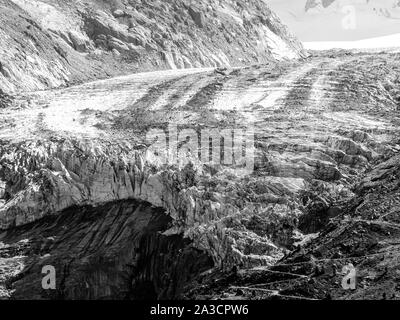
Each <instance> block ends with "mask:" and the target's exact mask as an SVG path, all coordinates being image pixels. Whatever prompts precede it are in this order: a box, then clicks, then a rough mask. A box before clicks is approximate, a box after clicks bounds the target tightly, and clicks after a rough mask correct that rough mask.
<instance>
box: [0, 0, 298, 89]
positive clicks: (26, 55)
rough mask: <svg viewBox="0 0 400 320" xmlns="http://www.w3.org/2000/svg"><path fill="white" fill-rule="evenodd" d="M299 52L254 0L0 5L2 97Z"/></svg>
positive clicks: (7, 1) (20, 0)
mask: <svg viewBox="0 0 400 320" xmlns="http://www.w3.org/2000/svg"><path fill="white" fill-rule="evenodd" d="M301 55H302V47H301V44H300V43H299V42H298V41H297V40H296V39H295V38H294V37H292V36H291V35H290V34H289V32H288V31H287V29H286V27H285V26H284V25H282V24H281V22H280V21H279V19H278V18H277V17H276V15H275V14H274V13H273V12H272V11H271V10H270V9H269V8H268V6H267V5H266V4H265V3H264V2H263V1H260V0H247V1H245V2H243V3H242V2H240V3H239V2H236V1H232V0H224V1H215V0H207V1H202V2H201V3H197V2H193V1H189V0H175V1H168V2H164V1H157V0H153V1H128V0H114V1H110V2H109V1H101V0H85V1H77V0H69V1H58V0H44V1H37V0H35V1H27V0H1V1H0V89H2V90H3V91H5V92H8V93H11V92H18V91H33V90H41V89H46V88H49V87H59V86H65V85H69V84H71V83H77V82H84V81H88V80H92V79H98V78H104V77H108V76H115V75H118V74H125V73H133V72H138V71H145V70H160V69H177V68H179V69H181V68H192V67H216V66H240V65H247V64H254V63H260V62H266V61H269V60H274V59H279V60H281V59H286V58H299V57H300V56H301Z"/></svg>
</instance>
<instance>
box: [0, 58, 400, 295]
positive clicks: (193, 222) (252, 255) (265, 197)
mask: <svg viewBox="0 0 400 320" xmlns="http://www.w3.org/2000/svg"><path fill="white" fill-rule="evenodd" d="M399 62H400V56H399V54H395V53H393V54H385V53H382V54H380V55H377V54H349V53H346V52H331V53H327V54H322V55H319V56H314V57H310V58H309V59H308V60H306V61H304V62H299V61H291V62H290V61H287V62H270V63H268V64H264V65H261V66H254V67H248V68H240V69H231V68H228V69H195V70H193V69H191V70H169V71H163V72H153V73H145V74H136V75H131V76H125V77H120V78H116V79H110V80H103V81H97V82H93V83H88V84H85V85H81V86H76V87H71V88H67V89H62V90H53V91H43V92H36V93H30V94H27V93H25V94H20V95H18V96H17V97H16V99H15V100H14V102H13V104H12V105H11V106H8V107H7V108H6V109H0V113H1V117H0V119H1V120H0V138H1V141H2V145H1V149H0V165H1V167H0V191H1V193H0V195H1V198H2V199H1V202H0V203H1V207H0V225H1V228H2V229H3V230H4V232H2V233H1V235H0V241H1V243H2V247H1V248H0V268H1V270H2V271H1V275H2V277H1V279H0V286H1V287H2V295H3V296H11V297H18V298H29V297H34V298H54V297H61V298H93V299H94V298H112V297H137V296H140V295H142V292H144V291H147V292H151V297H153V298H154V297H158V298H174V297H179V296H183V295H186V296H197V297H199V296H202V297H204V292H208V297H212V296H213V294H214V295H219V294H223V295H224V296H226V295H229V294H238V295H239V296H245V295H246V294H247V293H248V291H243V289H240V290H241V291H240V292H237V289H235V288H229V287H224V286H223V284H224V282H217V288H215V282H212V283H214V287H213V286H211V287H210V285H209V284H208V282H207V281H208V279H209V278H211V279H215V277H218V275H220V272H223V274H229V272H231V270H233V273H234V276H235V277H238V276H237V272H238V271H237V270H241V271H240V272H239V274H242V273H243V274H244V275H245V276H244V280H243V279H241V278H240V279H239V280H238V279H236V280H235V278H232V279H233V280H235V281H237V286H238V287H240V286H244V284H246V285H247V284H248V283H253V282H254V281H255V282H254V283H257V282H256V280H254V279H252V280H251V281H253V282H251V281H250V280H249V279H248V274H250V275H251V274H252V273H254V272H255V273H256V274H257V273H258V272H259V270H260V268H261V271H260V272H262V274H268V273H269V272H271V270H272V271H273V270H274V269H271V267H274V266H275V267H276V268H278V267H279V264H278V265H277V262H278V261H279V260H280V259H282V258H283V257H284V256H285V255H287V254H288V253H290V252H291V251H293V250H294V249H295V248H296V246H297V245H298V243H305V242H306V241H307V239H309V238H313V237H317V235H318V233H319V232H321V234H320V236H319V237H318V238H317V240H315V242H312V244H310V245H309V246H308V247H305V249H304V250H306V251H303V252H302V253H299V255H300V258H299V259H306V258H307V257H308V256H310V255H311V254H314V253H313V252H314V251H315V250H316V249H315V247H316V246H318V245H317V244H318V243H319V242H318V241H324V239H328V240H326V243H325V242H324V248H325V249H323V250H322V249H321V250H322V251H321V252H320V253H319V254H318V255H317V254H315V255H316V258H317V259H319V258H321V259H323V258H324V257H325V256H326V257H327V258H331V255H335V252H334V251H335V250H336V251H337V249H336V247H335V246H334V248H333V249H332V250H333V251H332V250H331V249H330V247H329V243H330V242H329V239H331V238H332V237H334V236H336V233H332V234H330V233H329V232H331V231H332V227H331V224H330V223H336V226H335V227H334V228H337V230H339V231H340V230H343V232H345V236H344V238H343V239H344V240H343V239H338V240H337V241H338V242H340V241H342V240H343V241H345V239H350V238H348V237H350V235H351V234H352V233H351V232H352V230H353V229H352V228H351V227H349V225H350V223H349V222H347V220H345V219H344V218H343V217H344V216H345V215H346V212H349V213H348V214H347V215H350V216H351V217H350V219H353V218H356V220H354V224H355V225H359V224H361V225H363V224H364V223H365V224H367V226H368V223H369V226H374V225H375V224H374V221H372V222H371V221H369V220H374V219H379V217H380V216H382V214H378V215H377V216H376V217H366V216H364V213H363V211H361V212H359V211H360V210H361V209H359V210H356V212H357V214H355V216H354V214H352V212H353V211H352V210H353V209H354V208H355V207H353V209H351V208H350V207H349V203H356V204H357V201H360V200H359V199H363V197H364V196H366V195H367V194H368V193H371V196H366V197H367V200H366V203H367V206H366V207H365V208H364V207H363V210H364V209H365V210H366V211H365V212H370V213H371V214H372V213H373V211H371V210H370V209H368V202H367V201H372V202H371V205H372V203H378V202H379V203H380V202H381V200H382V199H383V198H382V199H380V198H379V197H380V196H382V197H385V194H386V193H379V195H376V196H377V197H378V198H375V200H374V197H375V195H374V193H373V191H372V190H376V188H384V187H385V186H386V187H388V188H389V189H390V190H393V192H395V190H396V186H397V185H396V183H395V181H396V179H395V172H396V166H395V165H394V163H396V161H395V159H396V158H393V159H394V160H392V161H391V162H389V163H388V164H382V163H384V162H385V161H387V159H389V158H391V157H395V156H396V155H397V154H398V151H399V141H398V134H399V114H398V108H399V101H400V100H399V93H400V92H399V84H400V81H399V78H398V72H399V68H400V63H399ZM66 106H68V108H67V107H66ZM171 125H173V126H177V128H178V129H179V132H180V135H179V138H178V140H176V143H175V139H173V138H172V137H173V136H174V135H176V134H177V133H176V132H175V131H174V130H173V126H171ZM156 129H157V130H156ZM184 129H185V131H183V130H184ZM215 129H216V130H217V132H218V133H220V132H221V131H222V130H224V129H225V130H227V129H236V130H242V131H241V133H242V134H245V135H246V136H247V138H248V139H250V137H251V136H252V135H253V133H254V143H252V144H251V145H247V146H246V156H247V157H246V158H245V159H246V161H250V163H251V170H247V171H245V170H243V169H244V168H243V166H241V163H240V158H241V156H240V154H238V153H237V150H236V153H234V157H233V161H230V162H229V161H227V162H226V163H225V165H222V164H221V163H220V162H218V161H217V162H210V161H209V160H210V159H207V158H208V157H207V158H201V157H199V154H202V153H203V152H206V154H207V155H208V156H210V154H208V153H207V151H210V150H209V149H210V148H209V139H207V138H208V135H207V134H208V133H209V132H211V131H212V130H215ZM189 130H192V131H189ZM163 133H168V134H169V137H170V138H169V139H168V145H169V149H171V150H172V151H173V150H175V151H174V152H173V154H174V155H177V158H176V159H177V160H176V159H172V161H169V162H166V161H164V160H165V159H164V152H165V151H166V150H165V149H163V148H162V147H159V146H160V145H157V144H155V142H160V139H161V140H162V138H163ZM193 133H194V134H195V135H196V138H193ZM199 133H200V134H199ZM197 134H199V138H200V140H198V141H197V142H199V141H201V139H205V141H207V142H208V143H206V145H205V146H204V144H201V143H197V144H196V143H194V141H193V140H197ZM203 135H205V138H203ZM188 136H190V137H192V139H193V140H192V141H190V140H188ZM27 137H29V138H27ZM226 137H227V136H226V135H225V136H224V141H225V139H226ZM157 139H158V140H157ZM203 141H204V140H203ZM250 141H251V140H250ZM185 142H186V143H185ZM213 143H214V142H213ZM213 146H214V149H215V148H216V146H215V145H214V144H213ZM236 148H238V149H240V151H242V150H241V149H242V146H240V147H236ZM216 149H217V150H219V148H216ZM233 149H235V148H233ZM171 150H169V151H171ZM223 150H224V152H223V155H224V156H223V158H224V160H228V158H226V157H227V156H228V154H229V153H228V152H227V151H229V150H231V151H235V150H232V148H231V149H229V148H228V149H225V148H224V149H223ZM178 151H179V153H178ZM218 152H219V151H218ZM240 153H242V152H240ZM170 155H171V154H170ZM242 156H243V154H242ZM372 168H375V171H372V173H371V169H372ZM248 169H249V168H248ZM393 174H394V175H393ZM393 177H394V178H393ZM387 179H388V180H387ZM379 180H382V182H380V181H379ZM362 181H365V182H362ZM388 181H392V182H393V185H390V186H387V183H386V182H388ZM363 186H364V187H363ZM389 189H388V190H389ZM388 192H389V191H388ZM390 192H391V191H390ZM390 192H389V193H390ZM391 199H392V198H391V197H390V198H388V204H390V203H391V202H390V201H392V200H391ZM132 200H135V201H136V202H132ZM385 201H386V200H385ZM384 203H385V202H382V205H383V206H382V208H381V209H379V210H381V211H382V213H383V212H385V213H387V212H386V211H385V210H387V209H385V208H386V207H385V206H384ZM358 205H359V203H358ZM358 205H357V206H358ZM394 208H396V206H394ZM368 214H369V213H368ZM352 215H353V216H354V217H353V216H352ZM393 216H394V218H395V216H396V213H395V212H394V213H393ZM385 217H388V219H389V218H390V217H392V215H387V216H385ZM331 219H334V220H333V221H336V222H330V220H331ZM358 220H360V221H358ZM364 220H368V221H364ZM110 221H113V222H110ZM352 221H353V220H352ZM387 222H388V223H390V224H392V223H393V221H391V220H390V221H389V220H387ZM352 223H353V222H352ZM390 224H389V225H388V228H392V227H391V226H390ZM382 225H383V226H386V225H385V224H382V223H381V224H380V226H382ZM326 228H328V229H326ZM330 228H331V229H330ZM341 228H344V229H341ZM371 228H372V227H371ZM393 228H394V227H393ZM366 230H369V229H366ZM374 230H375V229H374ZM371 232H372V231H371ZM377 232H378V231H377ZM379 232H381V231H379ZM360 234H364V233H362V232H361V233H360ZM324 237H325V238H324ZM373 238H374V236H373V234H371V235H368V233H366V236H365V237H364V236H360V238H354V237H353V238H351V243H350V244H349V243H347V244H344V245H343V246H344V247H346V248H348V249H343V250H348V253H349V254H355V253H356V252H355V251H354V250H356V249H355V248H356V247H354V246H352V245H351V244H353V243H355V242H357V241H359V243H360V248H361V249H362V246H364V247H365V246H366V247H367V249H365V250H367V251H368V250H372V253H375V251H373V250H378V249H379V248H380V247H379V246H378V247H376V248H375V249H374V248H372V247H371V249H370V247H369V244H370V242H369V241H370V240H371V241H372V239H373ZM376 238H377V239H376V241H378V242H379V241H382V242H383V243H384V244H387V245H390V246H392V245H393V246H394V245H395V244H394V243H395V241H393V240H395V239H396V233H395V232H393V231H392V230H391V229H390V230H389V229H387V230H386V229H384V231H383V233H382V234H380V235H379V237H378V236H377V237H376ZM127 239H132V240H129V241H127ZM380 239H381V240H380ZM349 241H350V240H349ZM374 241H375V240H374ZM389 242H390V243H389ZM392 242H393V243H392ZM361 249H360V250H361ZM363 250H364V249H363ZM365 250H364V251H365ZM339 251H340V250H339ZM361 251H362V250H361ZM175 252H178V253H177V254H175ZM338 254H339V255H343V254H344V253H343V252H342V251H340V252H339V253H338ZM155 255H156V256H157V257H158V256H160V257H163V258H162V259H161V258H160V259H158V258H157V259H155V258H154V256H155ZM293 255H294V256H295V255H296V253H292V255H289V257H287V258H285V259H286V260H284V262H283V263H285V261H288V263H291V262H292V260H290V259H293V258H292V256H293ZM103 257H104V258H103ZM172 257H179V258H178V259H176V260H174V261H175V263H173V264H172V265H171V262H170V261H171V259H172ZM193 257H195V259H193ZM383 258H385V259H386V256H385V255H384V256H383ZM388 259H389V258H388ZM144 261H145V262H146V263H144ZM150 261H151V262H150ZM189 261H191V262H190V263H189ZM300 261H301V262H302V260H300ZM357 261H358V260H354V263H356V262H357ZM192 262H193V264H192ZM195 262H196V263H195ZM296 262H297V260H296ZM386 262H387V264H389V265H392V264H393V262H392V261H391V260H386ZM386 262H385V263H386ZM47 264H50V265H51V264H53V265H55V266H56V268H57V272H58V273H60V274H62V276H61V277H58V278H57V281H58V282H57V288H58V289H57V290H56V291H55V292H52V293H51V295H50V296H49V293H48V292H46V291H43V290H42V289H41V287H40V280H41V276H42V275H41V274H40V272H38V271H40V270H41V267H42V266H43V265H47ZM373 266H375V264H373ZM212 267H213V268H214V269H211V268H212ZM254 268H256V269H254ZM112 270H116V271H117V272H116V273H115V275H114V272H111V271H112ZM188 270H190V272H189V271H188ZM205 270H209V271H208V272H206V273H203V274H199V273H201V272H203V271H205ZM254 270H256V271H254ZM313 270H314V269H313ZM278 271H279V270H278ZM283 272H286V271H283ZM290 272H291V273H295V271H294V270H292V271H290V270H289V271H288V273H290ZM307 272H308V271H307ZM111 274H113V276H111ZM177 274H180V275H184V277H183V279H182V280H181V282H179V281H177V280H176V277H177V276H176V275H177ZM108 277H115V278H108ZM304 277H309V274H308V273H306V274H304V275H302V279H303V278H304ZM199 279H200V280H202V281H203V284H201V283H199V282H196V281H200V280H199ZM230 279H231V278H230ZM232 279H231V280H229V281H230V283H233V280H232ZM256 279H258V278H257V277H256ZM260 279H262V278H260ZM314 280H315V279H314ZM316 281H318V278H317V279H316ZM78 283H79V284H80V285H75V284H78ZM85 283H86V284H85ZM84 284H85V285H84ZM190 284H192V285H193V284H194V286H195V290H194V291H187V290H188V288H187V286H188V285H190ZM329 285H332V288H333V285H334V284H332V283H330V284H329ZM203 286H204V287H203ZM137 288H142V289H140V290H139V289H137ZM203 288H204V290H205V291H202V289H203ZM329 288H330V287H329ZM300 289H301V288H300ZM300 289H299V288H296V290H300ZM135 290H139V291H135ZM210 290H211V291H210ZM232 290H234V291H233V293H232ZM268 290H269V289H264V291H262V290H258V291H257V290H250V292H251V294H252V295H253V294H255V295H256V297H257V292H258V293H259V292H267V291H268ZM282 290H283V289H282ZM288 290H289V289H288ZM296 290H294V289H293V290H292V291H284V292H280V291H279V290H278V289H274V290H273V292H278V293H280V294H284V295H285V294H286V295H294V296H299V297H318V298H319V297H321V295H303V294H299V292H298V291H296ZM327 290H328V289H327ZM329 290H330V289H329ZM332 290H333V289H332ZM371 290H372V289H371ZM185 292H186V293H185ZM221 292H222V293H221ZM253 292H255V293H253ZM268 292H269V291H268ZM331 294H332V295H334V294H333V293H331ZM261 296H262V295H261ZM360 296H362V294H360ZM334 297H339V295H335V296H334Z"/></svg>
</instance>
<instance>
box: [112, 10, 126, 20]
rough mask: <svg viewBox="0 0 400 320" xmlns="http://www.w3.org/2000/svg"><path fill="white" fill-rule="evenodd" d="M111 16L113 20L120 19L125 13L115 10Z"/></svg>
mask: <svg viewBox="0 0 400 320" xmlns="http://www.w3.org/2000/svg"><path fill="white" fill-rule="evenodd" d="M113 16H114V17H115V18H121V17H123V16H125V12H124V11H123V10H121V9H117V10H115V11H114V12H113Z"/></svg>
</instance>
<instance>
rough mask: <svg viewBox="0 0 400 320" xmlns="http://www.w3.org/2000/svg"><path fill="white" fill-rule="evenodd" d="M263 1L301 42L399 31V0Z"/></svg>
mask: <svg viewBox="0 0 400 320" xmlns="http://www.w3.org/2000/svg"><path fill="white" fill-rule="evenodd" d="M264 1H265V2H266V3H267V4H269V5H270V7H271V8H272V9H273V10H274V11H275V12H276V13H277V15H278V16H279V17H280V18H281V20H282V21H283V22H284V23H285V24H286V25H287V26H288V27H289V29H290V30H291V32H292V33H294V34H295V35H297V36H298V38H299V39H300V40H302V41H304V42H315V41H325V42H327V41H328V42H329V41H358V40H363V39H369V38H376V37H382V36H388V35H393V34H399V33H400V1H399V0H264ZM328 3H331V4H330V5H329V6H327V4H328ZM306 7H307V8H308V10H307V11H306ZM387 39H388V41H389V39H391V40H393V39H399V38H396V37H389V38H387ZM391 40H390V41H391ZM396 42H397V41H396ZM393 45H397V46H398V45H400V44H399V43H394V44H393Z"/></svg>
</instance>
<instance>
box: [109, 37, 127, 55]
mask: <svg viewBox="0 0 400 320" xmlns="http://www.w3.org/2000/svg"><path fill="white" fill-rule="evenodd" d="M108 46H109V47H110V48H111V49H116V50H118V51H119V52H124V51H129V50H130V49H129V46H128V45H127V44H125V43H124V42H122V41H121V40H118V39H116V38H113V37H110V39H108Z"/></svg>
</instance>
